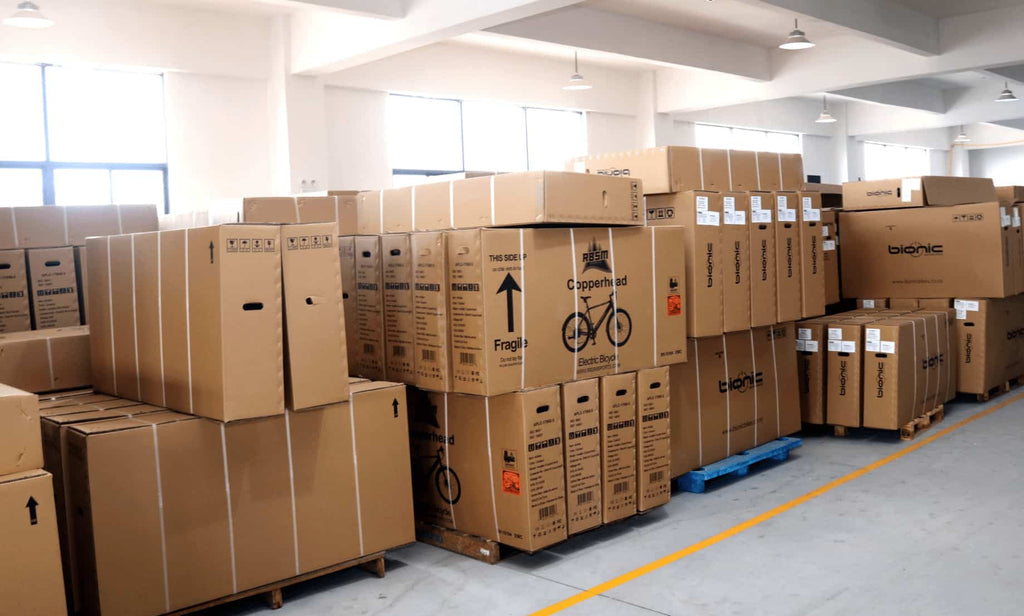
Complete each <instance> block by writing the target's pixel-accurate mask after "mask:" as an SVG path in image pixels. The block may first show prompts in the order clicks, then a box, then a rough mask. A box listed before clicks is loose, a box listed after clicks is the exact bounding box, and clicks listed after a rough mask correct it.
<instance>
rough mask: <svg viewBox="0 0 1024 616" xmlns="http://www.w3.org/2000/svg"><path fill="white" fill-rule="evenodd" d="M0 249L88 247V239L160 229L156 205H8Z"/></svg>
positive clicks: (0, 221)
mask: <svg viewBox="0 0 1024 616" xmlns="http://www.w3.org/2000/svg"><path fill="white" fill-rule="evenodd" d="M4 210H5V213H4V215H0V250H7V249H10V248H49V247H56V246H84V245H85V238H87V237H90V236H100V235H118V234H122V233H138V232H142V231H156V230H157V215H156V206H153V205H85V206H83V205H77V206H74V207H60V206H52V205H46V206H42V207H14V208H4Z"/></svg>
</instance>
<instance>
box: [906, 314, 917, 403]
mask: <svg viewBox="0 0 1024 616" xmlns="http://www.w3.org/2000/svg"><path fill="white" fill-rule="evenodd" d="M908 320H909V321H910V331H911V332H913V334H914V344H913V347H914V398H915V400H914V406H917V400H916V398H917V365H918V364H917V323H915V322H914V319H912V318H911V319H908Z"/></svg>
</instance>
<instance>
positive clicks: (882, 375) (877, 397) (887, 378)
mask: <svg viewBox="0 0 1024 616" xmlns="http://www.w3.org/2000/svg"><path fill="white" fill-rule="evenodd" d="M864 332H865V336H864V351H865V354H864V381H865V383H864V422H863V425H864V426H865V427H868V428H882V429H889V430H898V429H899V428H900V427H902V426H903V425H904V424H906V423H907V422H909V421H910V420H912V419H913V418H914V416H915V414H916V412H917V389H918V388H919V387H920V385H919V384H918V382H917V374H916V371H917V369H918V362H917V361H915V360H917V359H918V358H917V357H916V350H915V348H914V344H915V329H914V323H913V321H911V320H908V319H893V320H883V321H878V322H876V323H872V324H871V325H869V326H868V327H866V328H865V330H864Z"/></svg>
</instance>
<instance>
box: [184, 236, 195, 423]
mask: <svg viewBox="0 0 1024 616" xmlns="http://www.w3.org/2000/svg"><path fill="white" fill-rule="evenodd" d="M189 286H190V283H189V279H188V231H185V357H186V359H187V361H186V365H187V366H188V412H189V413H192V412H194V411H193V410H192V318H191V314H192V310H191V307H190V306H189V304H190V303H191V302H190V301H189Z"/></svg>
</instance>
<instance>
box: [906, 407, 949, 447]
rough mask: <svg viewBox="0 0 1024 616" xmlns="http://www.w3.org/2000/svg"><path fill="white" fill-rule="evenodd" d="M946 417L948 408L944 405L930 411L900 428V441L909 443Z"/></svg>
mask: <svg viewBox="0 0 1024 616" xmlns="http://www.w3.org/2000/svg"><path fill="white" fill-rule="evenodd" d="M945 417H946V407H945V406H944V405H942V404H940V405H939V406H937V407H936V408H934V409H932V410H930V411H928V412H927V413H925V414H924V415H921V416H920V417H916V418H915V419H914V420H913V421H910V422H908V423H907V424H906V425H905V426H903V427H902V428H900V440H901V441H909V440H912V439H913V438H914V437H915V436H917V435H918V433H920V432H921V431H923V430H927V429H928V428H929V427H931V425H932V424H936V423H939V422H940V421H942V420H943V419H944V418H945Z"/></svg>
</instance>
